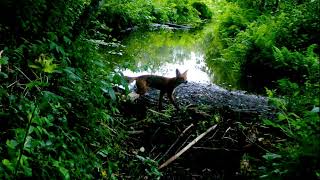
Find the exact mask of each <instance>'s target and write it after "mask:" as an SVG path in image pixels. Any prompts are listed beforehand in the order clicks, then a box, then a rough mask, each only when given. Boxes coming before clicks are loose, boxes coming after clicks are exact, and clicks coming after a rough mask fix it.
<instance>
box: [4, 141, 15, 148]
mask: <svg viewBox="0 0 320 180" xmlns="http://www.w3.org/2000/svg"><path fill="white" fill-rule="evenodd" d="M6 144H7V146H8V147H9V148H11V149H16V146H17V145H18V143H17V141H16V140H7V142H6Z"/></svg>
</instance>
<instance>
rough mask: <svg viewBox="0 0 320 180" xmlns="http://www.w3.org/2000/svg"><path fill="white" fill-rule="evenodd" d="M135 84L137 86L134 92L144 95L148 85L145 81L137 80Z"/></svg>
mask: <svg viewBox="0 0 320 180" xmlns="http://www.w3.org/2000/svg"><path fill="white" fill-rule="evenodd" d="M136 86H137V90H136V93H138V94H140V95H144V94H145V93H146V92H147V91H148V86H147V82H146V81H143V80H137V82H136Z"/></svg>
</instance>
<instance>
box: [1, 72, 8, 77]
mask: <svg viewBox="0 0 320 180" xmlns="http://www.w3.org/2000/svg"><path fill="white" fill-rule="evenodd" d="M7 78H8V74H6V73H4V72H0V79H7Z"/></svg>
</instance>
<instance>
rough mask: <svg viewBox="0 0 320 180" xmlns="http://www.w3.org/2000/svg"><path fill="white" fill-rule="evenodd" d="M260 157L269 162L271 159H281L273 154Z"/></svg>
mask: <svg viewBox="0 0 320 180" xmlns="http://www.w3.org/2000/svg"><path fill="white" fill-rule="evenodd" d="M262 157H263V158H264V159H266V160H268V161H270V160H273V159H278V158H281V157H282V156H281V155H279V154H275V153H267V154H265V155H263V156H262Z"/></svg>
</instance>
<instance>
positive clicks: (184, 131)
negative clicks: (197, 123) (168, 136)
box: [159, 124, 193, 160]
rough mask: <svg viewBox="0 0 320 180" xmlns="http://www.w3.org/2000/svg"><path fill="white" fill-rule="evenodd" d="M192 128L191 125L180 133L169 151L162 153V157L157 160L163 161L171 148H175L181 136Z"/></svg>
mask: <svg viewBox="0 0 320 180" xmlns="http://www.w3.org/2000/svg"><path fill="white" fill-rule="evenodd" d="M192 126H193V124H190V125H189V126H188V127H187V128H186V129H185V130H183V131H182V133H181V134H180V135H179V137H178V138H177V139H176V141H175V142H174V143H173V144H172V145H171V146H170V147H169V149H168V150H167V151H166V152H165V153H164V155H163V156H162V157H161V158H160V159H159V160H161V159H163V158H164V157H165V156H166V155H167V154H168V153H169V152H170V151H171V149H172V148H173V146H175V145H176V144H177V142H178V141H179V140H180V138H181V137H182V136H184V134H185V133H186V132H187V131H188V130H189V129H190V128H191V127H192Z"/></svg>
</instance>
